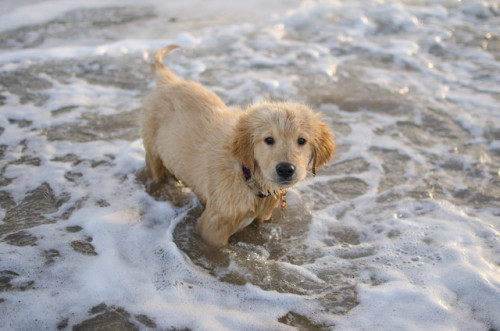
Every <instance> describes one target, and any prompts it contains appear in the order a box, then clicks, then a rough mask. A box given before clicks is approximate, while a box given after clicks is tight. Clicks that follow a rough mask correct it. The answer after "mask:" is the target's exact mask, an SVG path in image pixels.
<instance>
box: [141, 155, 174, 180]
mask: <svg viewBox="0 0 500 331" xmlns="http://www.w3.org/2000/svg"><path fill="white" fill-rule="evenodd" d="M146 170H147V173H148V176H149V177H150V178H151V179H153V181H155V182H160V181H162V180H164V179H165V178H166V177H167V174H168V173H169V172H168V170H167V169H166V168H165V166H164V165H163V161H162V160H161V159H160V157H159V156H158V154H156V153H151V152H149V151H146Z"/></svg>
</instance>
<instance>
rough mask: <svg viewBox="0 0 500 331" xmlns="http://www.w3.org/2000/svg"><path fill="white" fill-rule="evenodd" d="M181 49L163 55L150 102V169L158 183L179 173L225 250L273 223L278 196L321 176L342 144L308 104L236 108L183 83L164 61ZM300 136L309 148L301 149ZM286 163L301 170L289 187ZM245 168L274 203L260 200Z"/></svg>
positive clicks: (146, 133)
mask: <svg viewBox="0 0 500 331" xmlns="http://www.w3.org/2000/svg"><path fill="white" fill-rule="evenodd" d="M175 48H179V46H177V45H170V46H168V47H166V48H164V49H162V50H160V51H158V52H157V53H156V56H155V60H154V62H153V64H152V72H153V75H154V76H155V78H156V89H155V90H154V91H153V92H151V93H150V94H149V95H148V96H147V97H146V99H145V100H144V103H143V111H142V115H141V120H142V137H143V141H144V147H145V150H146V166H147V171H148V174H149V176H150V177H151V178H152V179H153V180H155V181H160V180H162V179H164V178H165V177H166V176H172V175H173V176H175V177H176V178H178V179H179V180H181V181H182V182H183V183H184V184H185V185H186V186H188V187H190V188H191V190H192V191H193V192H194V193H195V194H196V195H197V196H198V198H199V200H200V201H201V202H202V203H203V204H204V206H205V210H204V212H203V214H202V215H201V217H200V220H199V223H198V230H199V232H200V234H201V236H202V238H203V239H204V240H205V241H206V242H207V243H208V244H209V245H211V246H213V247H222V246H224V245H226V244H227V241H228V238H229V237H230V236H231V235H232V234H234V233H235V232H236V231H238V230H239V229H241V228H242V227H245V226H247V225H248V224H250V223H251V222H252V221H254V220H256V221H257V222H262V221H267V220H269V219H270V218H271V213H272V210H273V209H274V208H275V207H276V205H277V204H278V203H279V193H280V192H281V191H282V190H283V189H286V188H288V187H290V186H292V185H294V184H296V183H297V182H298V181H300V180H302V179H304V178H305V177H306V174H307V170H308V169H311V170H312V172H313V173H314V174H315V173H316V169H317V168H319V167H321V166H322V165H324V164H325V163H327V162H328V161H329V160H330V159H331V157H332V156H333V149H334V147H335V144H334V142H333V139H332V133H331V132H330V130H329V129H328V126H327V125H326V124H325V123H324V122H322V121H321V119H320V117H319V115H317V114H315V113H313V112H312V111H311V110H310V109H309V108H308V107H306V106H304V105H301V104H298V103H292V102H263V103H259V104H256V105H253V106H250V107H249V108H248V109H246V110H245V111H241V110H231V109H229V108H228V107H227V106H226V105H225V104H224V103H223V102H222V100H221V99H220V98H219V97H218V96H216V95H215V94H214V93H212V92H210V91H208V90H207V89H205V88H204V87H203V86H201V85H200V84H198V83H195V82H189V81H184V80H180V79H179V78H178V77H177V76H176V75H175V74H174V73H173V72H171V71H170V70H168V69H167V68H166V67H165V65H164V64H163V62H162V59H163V57H164V56H165V54H167V53H168V52H170V51H171V50H173V49H175ZM268 136H272V137H273V138H274V139H275V143H274V144H273V145H272V146H270V145H268V144H266V143H265V142H264V140H265V138H266V137H268ZM298 138H304V139H306V143H305V144H304V145H299V144H298V143H297V139H298ZM280 162H289V163H291V164H293V165H295V167H296V173H295V174H294V176H293V178H292V180H291V181H290V182H287V183H282V182H281V183H280V182H279V178H277V175H276V170H275V167H276V165H277V164H278V163H280ZM242 164H244V165H245V166H246V167H248V168H250V170H251V171H252V175H253V176H254V178H255V179H256V180H257V182H258V183H259V184H260V186H261V188H262V191H263V192H271V193H272V195H271V196H270V197H267V198H259V197H257V196H256V194H255V192H254V191H252V189H251V188H250V187H249V186H248V185H247V183H246V182H245V179H244V177H243V174H242V169H241V166H242Z"/></svg>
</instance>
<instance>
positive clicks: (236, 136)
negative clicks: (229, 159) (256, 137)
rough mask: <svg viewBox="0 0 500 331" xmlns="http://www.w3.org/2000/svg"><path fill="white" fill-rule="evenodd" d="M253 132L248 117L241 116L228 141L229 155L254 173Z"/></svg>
mask: <svg viewBox="0 0 500 331" xmlns="http://www.w3.org/2000/svg"><path fill="white" fill-rule="evenodd" d="M252 132H253V130H252V128H251V122H250V118H249V116H246V115H243V116H241V117H240V119H239V121H238V123H237V124H236V126H235V128H234V131H233V134H232V136H231V140H230V144H231V145H230V148H231V154H232V155H233V156H234V157H235V158H236V159H237V160H238V161H240V162H241V163H242V164H243V165H244V166H245V167H247V168H249V169H250V170H251V171H254V168H255V164H254V157H253V134H252Z"/></svg>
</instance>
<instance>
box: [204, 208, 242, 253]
mask: <svg viewBox="0 0 500 331" xmlns="http://www.w3.org/2000/svg"><path fill="white" fill-rule="evenodd" d="M233 222H234V219H233ZM233 222H231V219H230V218H229V217H224V216H222V215H220V214H218V213H216V212H215V210H214V209H212V208H210V207H209V205H208V204H207V206H206V208H205V211H204V212H203V214H201V217H200V220H199V222H198V231H199V233H200V235H201V237H202V238H203V240H204V241H205V242H206V243H207V244H209V245H210V246H213V247H214V248H221V247H223V246H226V245H227V241H228V239H229V237H230V236H231V235H232V234H233V233H235V232H236V230H237V227H236V225H235V224H234V223H233Z"/></svg>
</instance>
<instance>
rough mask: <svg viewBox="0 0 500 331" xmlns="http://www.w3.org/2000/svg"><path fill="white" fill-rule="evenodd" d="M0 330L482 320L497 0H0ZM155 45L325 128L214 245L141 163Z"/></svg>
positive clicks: (494, 158) (192, 211)
mask: <svg viewBox="0 0 500 331" xmlns="http://www.w3.org/2000/svg"><path fill="white" fill-rule="evenodd" d="M0 10H1V12H0V329H2V330H41V329H49V330H53V329H61V330H67V329H76V330H90V329H93V328H97V327H103V328H106V327H107V328H109V327H113V326H114V327H118V328H119V329H123V330H133V329H141V330H142V329H158V330H185V329H190V330H497V331H499V330H500V313H499V307H500V106H499V104H500V7H499V4H498V2H495V1H474V0H462V1H457V0H454V1H452V0H427V1H424V0H399V1H383V0H380V1H362V0H350V1H334V0H332V1H299V0H282V1H274V2H270V3H268V2H265V1H256V2H251V3H250V2H249V4H243V3H239V4H236V3H234V4H231V5H228V4H227V3H225V2H223V1H215V2H211V3H210V5H208V4H206V3H205V2H201V1H196V0H189V1H182V2H181V1H172V2H170V3H168V2H166V3H164V4H158V3H157V2H156V1H149V0H146V1H141V2H140V3H137V2H135V1H128V2H127V1H125V2H124V1H88V2H85V3H83V2H82V3H80V2H75V1H69V0H53V1H29V0H28V1H20V2H16V3H13V2H4V3H3V4H2V5H0ZM174 42H175V43H179V44H181V45H183V46H184V47H185V49H186V51H185V52H184V53H182V52H178V51H177V52H175V53H174V52H172V53H171V54H169V55H168V57H167V59H166V62H167V64H168V65H169V67H170V68H171V69H172V70H173V71H175V72H176V73H178V74H179V75H180V76H181V77H183V78H185V79H190V80H194V81H197V82H200V83H202V84H203V85H205V86H206V87H207V88H209V89H211V90H212V91H214V92H216V93H217V94H218V95H219V96H220V97H221V98H222V99H223V100H224V101H225V102H226V103H227V104H229V105H241V106H243V107H244V106H245V105H248V104H250V103H252V102H258V101H261V100H266V99H273V100H293V101H299V102H304V103H306V104H309V105H311V106H312V107H313V108H314V109H316V110H317V111H319V112H321V113H322V114H323V116H324V119H325V121H327V122H328V123H329V124H330V125H331V127H332V130H333V131H334V132H335V135H336V142H337V144H338V148H337V150H336V155H335V157H334V159H333V160H332V162H331V163H330V164H328V165H327V166H325V167H324V168H322V169H321V170H319V171H318V174H317V176H316V177H312V176H310V177H309V178H308V179H307V180H306V181H304V182H302V183H301V184H300V185H298V186H297V187H295V188H294V189H293V190H291V191H290V192H289V193H288V196H289V199H288V200H289V201H288V206H287V208H286V209H285V211H284V212H282V211H281V210H276V211H275V213H274V215H273V221H272V222H271V223H267V224H263V225H261V226H254V225H251V226H249V227H248V228H246V229H244V230H242V231H240V232H238V233H237V234H235V235H234V236H233V238H231V240H230V244H229V246H228V247H227V248H224V249H222V250H220V251H217V252H214V251H211V250H209V249H207V247H206V246H205V245H204V244H203V243H202V241H201V240H200V238H199V237H198V236H197V234H196V233H195V230H194V229H195V224H196V220H197V218H198V217H199V216H200V214H201V212H202V210H203V207H202V206H201V205H200V203H199V202H198V201H197V199H196V197H195V196H194V195H193V194H192V193H191V192H190V191H189V189H187V188H185V187H182V186H180V185H178V184H176V183H173V182H169V183H162V184H160V185H152V184H151V183H149V182H148V180H147V178H146V176H145V174H144V149H143V146H142V142H141V140H140V135H139V127H138V119H137V115H138V113H139V111H140V107H141V100H142V98H143V97H144V96H145V95H146V94H147V93H148V91H150V90H151V89H152V88H153V80H152V78H151V77H150V74H149V62H150V60H151V58H152V56H153V54H154V52H155V51H156V50H157V49H159V48H160V47H163V46H165V45H167V44H169V43H174Z"/></svg>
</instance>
